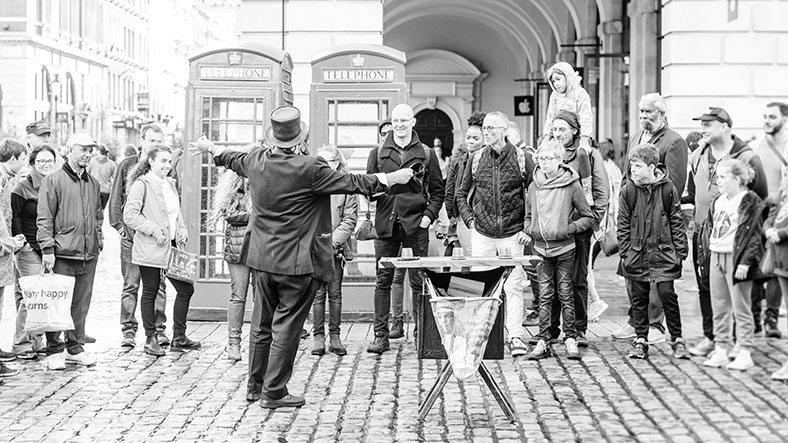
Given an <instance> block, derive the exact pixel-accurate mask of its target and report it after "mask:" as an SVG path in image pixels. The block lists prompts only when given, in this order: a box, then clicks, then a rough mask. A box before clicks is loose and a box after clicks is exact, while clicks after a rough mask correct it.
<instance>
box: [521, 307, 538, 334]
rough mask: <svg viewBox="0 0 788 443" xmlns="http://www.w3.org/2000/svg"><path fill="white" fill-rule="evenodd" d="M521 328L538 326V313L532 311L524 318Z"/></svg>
mask: <svg viewBox="0 0 788 443" xmlns="http://www.w3.org/2000/svg"><path fill="white" fill-rule="evenodd" d="M523 326H539V312H538V311H535V310H534V311H531V313H530V314H528V315H527V316H525V319H524V320H523ZM537 341H538V340H537Z"/></svg>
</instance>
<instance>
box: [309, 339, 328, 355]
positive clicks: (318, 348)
mask: <svg viewBox="0 0 788 443" xmlns="http://www.w3.org/2000/svg"><path fill="white" fill-rule="evenodd" d="M312 341H314V344H313V345H312V355H325V354H326V336H325V334H315V336H314V337H313V338H312Z"/></svg>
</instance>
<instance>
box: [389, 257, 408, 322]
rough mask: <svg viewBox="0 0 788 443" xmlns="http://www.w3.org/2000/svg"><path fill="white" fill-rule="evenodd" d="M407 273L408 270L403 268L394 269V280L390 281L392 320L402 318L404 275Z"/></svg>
mask: <svg viewBox="0 0 788 443" xmlns="http://www.w3.org/2000/svg"><path fill="white" fill-rule="evenodd" d="M407 273H408V270H407V269H405V268H396V269H394V280H392V281H391V316H392V317H394V318H402V316H403V315H404V312H403V310H402V309H403V308H402V304H403V297H404V296H405V274H407Z"/></svg>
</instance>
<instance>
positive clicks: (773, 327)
mask: <svg viewBox="0 0 788 443" xmlns="http://www.w3.org/2000/svg"><path fill="white" fill-rule="evenodd" d="M763 132H764V133H765V137H764V138H763V140H762V141H761V144H760V145H758V148H757V149H756V150H755V153H756V154H757V155H758V157H760V158H761V161H762V162H763V172H764V173H765V174H766V183H767V184H768V186H769V197H768V198H767V199H766V204H767V205H769V206H770V207H771V206H774V205H776V204H778V203H779V202H778V201H777V198H778V197H777V196H778V194H779V193H780V187H781V186H780V185H781V183H782V180H783V179H784V178H785V177H786V176H787V175H788V163H786V162H788V152H786V148H788V104H785V103H782V102H772V103H769V104H767V105H766V109H765V111H764V113H763ZM764 297H765V298H766V312H765V315H764V318H763V330H764V333H765V334H766V336H767V337H771V338H780V337H781V336H782V334H781V333H780V329H779V328H778V327H777V317H778V316H779V314H780V301H781V300H782V299H781V297H782V293H781V292H780V285H779V284H778V283H777V279H775V278H772V279H770V280H769V281H768V282H766V284H765V285H764V284H754V285H753V287H752V310H753V317H755V320H756V325H755V330H756V331H758V330H759V329H760V328H759V326H760V325H759V324H758V323H759V322H758V320H759V319H760V316H761V304H762V303H761V301H762V300H763V298H764Z"/></svg>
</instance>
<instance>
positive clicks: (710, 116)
mask: <svg viewBox="0 0 788 443" xmlns="http://www.w3.org/2000/svg"><path fill="white" fill-rule="evenodd" d="M693 120H700V121H702V122H710V121H718V122H720V123H727V124H728V127H729V128H732V127H733V120H732V119H731V116H730V115H728V111H726V110H724V109H722V108H716V107H711V108H709V111H708V112H706V113H705V114H703V115H701V116H698V117H695V118H693Z"/></svg>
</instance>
